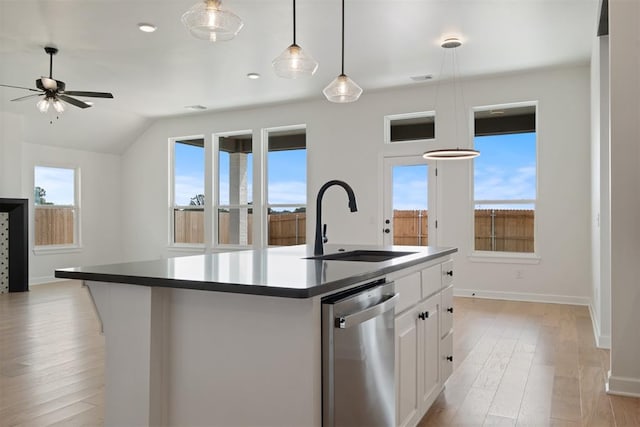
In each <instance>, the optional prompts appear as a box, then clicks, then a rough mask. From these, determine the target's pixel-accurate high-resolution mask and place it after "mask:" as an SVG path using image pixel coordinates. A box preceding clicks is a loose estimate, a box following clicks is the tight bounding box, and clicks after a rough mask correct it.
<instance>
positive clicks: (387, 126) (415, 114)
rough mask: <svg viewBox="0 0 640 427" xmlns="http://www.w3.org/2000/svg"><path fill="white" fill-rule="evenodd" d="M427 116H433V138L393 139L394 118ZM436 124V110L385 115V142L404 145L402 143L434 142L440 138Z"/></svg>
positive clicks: (404, 118) (403, 118) (405, 118)
mask: <svg viewBox="0 0 640 427" xmlns="http://www.w3.org/2000/svg"><path fill="white" fill-rule="evenodd" d="M426 117H433V126H434V131H433V138H420V139H410V140H406V141H391V122H392V121H393V120H407V119H420V118H426ZM436 125H437V114H436V111H435V110H429V111H416V112H413V113H400V114H389V115H386V116H384V143H385V144H387V145H402V144H413V143H429V142H434V141H436V140H437V139H438V136H437V132H438V129H437V128H436Z"/></svg>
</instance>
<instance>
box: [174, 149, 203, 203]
mask: <svg viewBox="0 0 640 427" xmlns="http://www.w3.org/2000/svg"><path fill="white" fill-rule="evenodd" d="M174 149H175V153H174V154H175V156H174V164H175V171H174V173H175V180H174V183H175V184H174V193H173V194H174V204H175V206H188V205H198V204H201V203H204V141H203V140H202V139H197V140H189V141H176V143H175V146H174Z"/></svg>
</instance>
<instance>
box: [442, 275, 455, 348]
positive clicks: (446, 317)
mask: <svg viewBox="0 0 640 427" xmlns="http://www.w3.org/2000/svg"><path fill="white" fill-rule="evenodd" d="M441 307H442V313H441V314H440V318H441V320H440V336H441V337H444V336H445V335H447V334H448V333H449V332H450V331H451V329H453V286H449V287H448V288H446V289H444V290H443V291H442V305H441Z"/></svg>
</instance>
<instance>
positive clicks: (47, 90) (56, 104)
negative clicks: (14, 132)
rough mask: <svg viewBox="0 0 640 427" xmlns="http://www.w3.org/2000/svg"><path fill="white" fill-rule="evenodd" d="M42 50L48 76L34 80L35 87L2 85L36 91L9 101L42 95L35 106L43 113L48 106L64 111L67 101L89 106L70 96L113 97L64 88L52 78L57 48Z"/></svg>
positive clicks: (111, 96) (59, 111) (85, 106)
mask: <svg viewBox="0 0 640 427" xmlns="http://www.w3.org/2000/svg"><path fill="white" fill-rule="evenodd" d="M44 51H45V52H46V53H47V55H49V77H44V76H43V77H41V78H39V79H38V80H36V87H37V89H33V88H28V87H21V86H11V85H3V84H0V86H4V87H12V88H16V89H25V90H30V91H32V92H38V93H35V94H31V95H27V96H21V97H20V98H16V99H12V100H11V101H24V100H26V99H30V98H33V97H36V96H43V98H42V99H40V100H39V101H38V103H37V104H36V106H37V107H38V110H40V111H41V112H43V113H46V112H47V111H48V110H49V107H51V106H53V108H54V109H55V110H56V112H58V113H62V112H63V111H64V103H63V102H67V103H69V104H71V105H75V106H76V107H80V108H89V107H91V104H88V103H86V102H84V101H81V100H79V99H76V98H72V97H71V96H70V95H73V96H83V97H84V96H86V97H92V98H113V95H112V94H110V93H108V92H86V91H78V90H65V87H66V85H65V83H64V82H63V81H60V80H55V79H54V78H53V75H52V74H53V55H55V54H56V53H58V49H57V48H55V47H51V46H46V47H45V48H44Z"/></svg>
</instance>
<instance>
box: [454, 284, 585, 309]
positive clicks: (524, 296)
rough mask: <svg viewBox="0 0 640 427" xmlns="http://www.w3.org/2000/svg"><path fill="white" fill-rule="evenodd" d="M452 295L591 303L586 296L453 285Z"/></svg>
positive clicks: (563, 302) (558, 302) (527, 300)
mask: <svg viewBox="0 0 640 427" xmlns="http://www.w3.org/2000/svg"><path fill="white" fill-rule="evenodd" d="M453 295H455V296H457V297H469V298H485V299H501V300H507V301H523V302H545V303H551V304H571V305H586V306H589V305H590V304H591V299H590V298H588V297H576V296H570V295H553V294H530V293H524V292H500V291H479V290H473V289H458V288H455V287H454V288H453Z"/></svg>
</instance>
